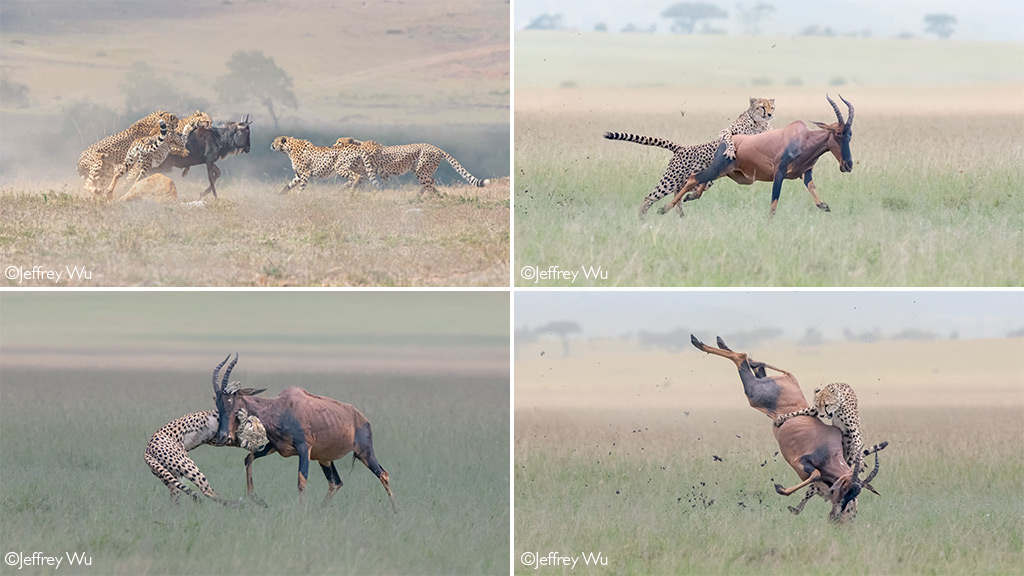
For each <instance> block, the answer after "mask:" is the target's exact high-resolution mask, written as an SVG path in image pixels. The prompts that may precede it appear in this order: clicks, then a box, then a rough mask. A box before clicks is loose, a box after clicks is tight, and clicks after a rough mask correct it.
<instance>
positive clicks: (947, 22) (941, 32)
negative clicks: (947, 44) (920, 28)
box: [924, 13, 956, 38]
mask: <svg viewBox="0 0 1024 576" xmlns="http://www.w3.org/2000/svg"><path fill="white" fill-rule="evenodd" d="M924 24H925V26H924V33H925V34H935V35H936V36H938V37H939V38H949V37H950V36H952V35H953V26H954V25H955V24H956V16H953V15H952V14H941V13H940V14H926V15H925V17H924Z"/></svg>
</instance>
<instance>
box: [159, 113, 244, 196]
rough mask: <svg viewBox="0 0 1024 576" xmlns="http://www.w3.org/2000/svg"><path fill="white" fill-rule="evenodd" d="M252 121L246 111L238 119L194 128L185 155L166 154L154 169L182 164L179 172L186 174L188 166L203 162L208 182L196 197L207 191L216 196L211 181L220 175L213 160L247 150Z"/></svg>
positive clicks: (175, 166)
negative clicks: (186, 154)
mask: <svg viewBox="0 0 1024 576" xmlns="http://www.w3.org/2000/svg"><path fill="white" fill-rule="evenodd" d="M251 124H252V121H251V120H249V115H248V114H246V115H245V117H244V118H242V120H241V122H227V123H225V124H221V125H219V126H211V127H210V128H209V129H205V128H197V129H195V130H193V131H192V133H191V134H189V136H188V142H186V143H185V148H186V149H187V150H188V156H175V155H170V156H168V157H167V159H166V160H164V161H163V163H162V164H160V166H158V167H157V169H156V171H157V172H170V171H171V169H172V168H184V170H182V171H181V175H182V176H185V175H187V174H188V170H189V168H190V167H192V166H197V165H199V164H206V174H207V177H208V178H209V179H210V186H209V187H207V188H206V190H203V193H202V194H200V195H199V197H200V198H202V197H203V196H206V195H207V194H209V193H211V192H212V193H213V197H214V198H216V197H217V188H216V186H214V182H216V181H217V178H220V168H218V167H217V165H216V164H214V162H217V161H218V160H223V159H225V158H227V157H228V156H231V155H234V154H240V153H246V154H248V153H249V126H250V125H251Z"/></svg>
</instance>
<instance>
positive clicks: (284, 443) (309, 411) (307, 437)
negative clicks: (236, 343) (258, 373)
mask: <svg viewBox="0 0 1024 576" xmlns="http://www.w3.org/2000/svg"><path fill="white" fill-rule="evenodd" d="M230 357H231V355H230V354H229V355H228V358H230ZM228 358H225V359H224V361H222V362H221V363H220V364H218V365H217V367H216V368H214V370H213V391H214V393H215V394H216V396H215V401H216V403H217V412H218V414H219V415H220V421H219V427H218V430H217V436H216V438H215V440H214V443H215V444H218V445H224V444H230V443H231V442H232V441H234V438H235V433H236V430H237V428H238V422H237V417H236V413H238V412H239V411H240V410H243V409H244V410H245V411H246V412H247V413H248V414H251V415H253V416H256V417H257V418H259V419H260V421H261V422H262V423H263V426H264V427H265V428H266V430H267V438H268V439H269V441H270V443H269V444H267V445H266V446H265V447H264V448H263V449H262V450H258V451H256V452H254V453H249V454H248V455H247V456H246V457H245V482H246V492H247V494H248V495H249V498H251V499H253V500H254V501H256V502H258V503H260V504H262V503H263V502H262V501H261V500H260V499H259V498H257V497H256V494H255V491H254V490H253V485H252V463H253V460H255V459H256V458H262V457H264V456H266V455H268V454H273V453H274V452H277V453H278V454H280V455H281V456H284V457H286V458H287V457H289V456H298V457H299V497H300V499H301V497H302V495H303V494H304V493H305V491H306V481H307V479H308V478H309V461H310V460H316V461H317V462H319V463H320V468H321V469H322V470H323V472H324V476H326V477H327V497H326V498H324V504H326V503H327V502H328V501H329V500H330V499H331V496H333V495H334V492H335V491H337V490H338V488H341V476H340V475H339V474H338V469H337V468H335V466H334V461H335V460H337V459H339V458H341V457H343V456H345V455H346V454H348V453H349V452H353V453H354V458H358V459H359V461H360V462H362V463H363V464H365V465H366V467H367V468H369V469H370V471H371V472H373V473H374V474H375V475H376V476H377V478H379V479H380V482H381V484H383V485H384V490H386V491H387V493H388V497H389V498H391V507H392V508H393V509H394V510H396V511H397V510H398V504H397V503H396V502H395V496H394V494H392V493H391V480H390V478H389V477H388V472H387V470H385V469H384V468H382V467H381V465H380V464H379V463H378V462H377V458H376V456H374V453H373V433H372V431H371V430H370V422H369V421H368V420H367V419H366V416H363V413H362V412H360V411H359V410H357V409H356V407H355V406H352V405H351V404H345V403H344V402H339V401H337V400H334V399H332V398H324V397H323V396H316V395H314V394H310V393H309V392H306V391H305V390H303V389H302V388H286V389H285V390H284V391H283V392H281V393H280V394H279V395H278V396H277V397H276V398H258V397H256V394H259V393H261V392H264V391H265V389H262V390H253V389H252V388H240V387H239V386H238V383H237V382H232V383H231V384H230V385H229V384H228V377H229V376H230V375H231V369H232V368H234V366H235V363H237V362H238V354H237V353H236V354H235V358H234V360H232V361H231V363H230V364H228V367H227V368H226V369H225V372H224V378H223V380H222V381H221V383H220V386H218V385H217V375H218V373H219V372H220V369H221V367H223V366H224V363H225V362H227V361H228Z"/></svg>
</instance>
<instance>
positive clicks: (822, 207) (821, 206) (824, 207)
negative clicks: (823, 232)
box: [818, 202, 832, 212]
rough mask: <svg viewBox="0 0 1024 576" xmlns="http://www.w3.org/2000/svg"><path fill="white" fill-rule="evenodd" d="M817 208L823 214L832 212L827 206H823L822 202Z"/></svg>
mask: <svg viewBox="0 0 1024 576" xmlns="http://www.w3.org/2000/svg"><path fill="white" fill-rule="evenodd" d="M818 208H821V209H822V210H824V211H825V212H831V211H832V210H830V209H829V207H828V204H825V203H824V202H822V203H821V204H818Z"/></svg>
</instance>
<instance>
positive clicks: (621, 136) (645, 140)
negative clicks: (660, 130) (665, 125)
mask: <svg viewBox="0 0 1024 576" xmlns="http://www.w3.org/2000/svg"><path fill="white" fill-rule="evenodd" d="M604 137H605V138H607V139H608V140H625V141H626V142H632V143H634V144H643V145H644V146H657V147H659V148H664V149H666V150H671V151H672V152H673V153H675V152H679V150H680V149H681V148H682V145H680V144H676V143H675V142H673V141H671V140H666V139H664V138H654V137H652V136H640V135H639V134H630V133H628V132H605V133H604Z"/></svg>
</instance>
